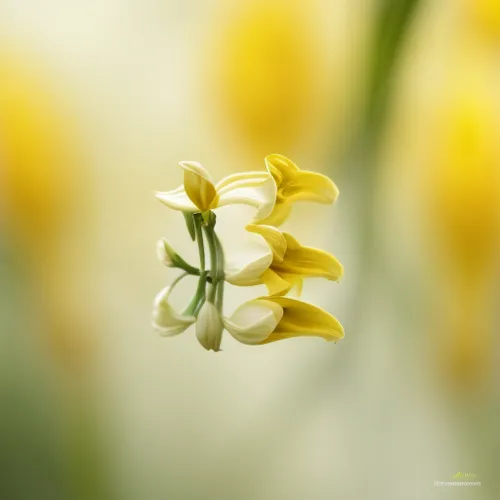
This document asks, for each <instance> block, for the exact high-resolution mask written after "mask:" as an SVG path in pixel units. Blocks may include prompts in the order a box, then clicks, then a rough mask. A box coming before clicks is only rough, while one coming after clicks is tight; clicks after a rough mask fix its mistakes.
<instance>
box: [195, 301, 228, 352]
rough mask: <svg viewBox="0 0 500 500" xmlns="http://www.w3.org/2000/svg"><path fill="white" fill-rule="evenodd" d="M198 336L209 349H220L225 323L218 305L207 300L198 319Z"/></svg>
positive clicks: (199, 340) (201, 342)
mask: <svg viewBox="0 0 500 500" xmlns="http://www.w3.org/2000/svg"><path fill="white" fill-rule="evenodd" d="M195 329H196V338H197V339H198V342H199V343H200V344H201V345H202V346H203V347H204V348H205V349H206V350H207V351H215V352H218V351H220V343H221V340H222V332H223V331H224V325H223V323H222V319H221V315H220V313H219V311H218V310H217V307H216V306H215V305H214V304H212V303H211V302H208V301H207V302H205V303H204V304H203V306H202V307H201V309H200V312H199V314H198V319H197V320H196V327H195Z"/></svg>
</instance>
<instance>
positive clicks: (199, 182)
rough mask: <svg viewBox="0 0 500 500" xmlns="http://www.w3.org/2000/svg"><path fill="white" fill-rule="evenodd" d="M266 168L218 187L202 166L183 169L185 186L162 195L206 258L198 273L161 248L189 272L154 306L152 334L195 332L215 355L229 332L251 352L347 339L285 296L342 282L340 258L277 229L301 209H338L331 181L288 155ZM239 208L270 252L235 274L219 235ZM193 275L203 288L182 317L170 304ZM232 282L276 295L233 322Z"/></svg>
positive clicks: (327, 318)
mask: <svg viewBox="0 0 500 500" xmlns="http://www.w3.org/2000/svg"><path fill="white" fill-rule="evenodd" d="M265 163H266V167H267V171H261V172H245V173H240V174H233V175H230V176H228V177H226V178H224V179H222V180H221V181H220V182H219V183H217V184H214V182H213V181H212V178H211V177H210V175H209V173H208V172H207V171H206V170H205V169H204V168H203V167H202V166H201V165H200V164H199V163H197V162H188V161H185V162H181V163H180V166H181V167H182V169H183V170H184V183H183V185H182V186H180V187H178V188H177V189H174V190H173V191H168V192H159V193H157V194H156V197H157V198H158V200H160V201H161V202H162V203H163V204H164V205H166V206H167V207H169V208H171V209H173V210H178V211H180V212H182V213H183V215H184V218H185V220H186V226H187V228H188V231H189V234H190V235H191V238H192V240H193V241H195V242H196V243H197V245H198V251H199V256H200V264H199V267H194V266H192V265H190V264H188V263H187V262H186V261H185V260H184V259H183V258H182V257H181V256H180V255H179V254H178V253H177V252H175V250H174V249H173V248H172V246H171V245H170V244H169V242H168V241H167V240H166V239H161V240H160V241H159V242H158V247H157V251H158V257H159V259H160V260H161V261H162V262H163V263H164V264H165V265H166V266H168V267H173V268H178V269H180V270H181V271H182V274H180V275H179V276H178V277H177V278H176V279H175V280H174V281H173V283H172V284H171V285H169V286H168V287H166V288H165V289H163V290H162V291H161V292H160V293H159V294H158V295H157V296H156V298H155V301H154V309H153V326H154V328H155V329H156V330H158V331H159V332H160V333H161V334H162V335H164V336H167V337H170V336H174V335H178V334H180V333H182V332H184V331H185V330H186V329H187V328H189V326H190V325H192V324H194V325H195V330H196V336H197V338H198V341H199V342H200V344H201V345H202V346H203V347H204V348H205V349H207V350H213V351H219V350H220V345H221V340H222V333H223V331H224V330H227V331H228V332H229V333H230V334H231V335H232V336H233V337H234V338H235V339H236V340H238V341H240V342H242V343H244V344H248V345H259V344H266V343H268V342H274V341H276V340H282V339H287V338H290V337H298V336H316V337H322V338H324V339H325V340H330V341H337V340H339V339H341V338H343V336H344V331H343V329H342V326H341V325H340V323H339V322H338V321H337V320H336V319H335V318H334V317H333V316H332V315H330V314H329V313H328V312H326V311H324V310H323V309H321V308H319V307H317V306H314V305H312V304H309V303H307V302H303V301H301V300H298V299H294V298H290V297H287V296H286V295H287V294H288V292H290V290H292V288H295V289H297V291H298V294H299V295H300V291H301V289H302V282H303V280H304V278H308V277H323V278H326V279H328V280H332V281H338V280H339V279H340V278H341V276H342V273H343V268H342V265H341V264H340V262H339V261H338V260H337V259H336V258H335V257H333V255H330V254H329V253H327V252H324V251H322V250H318V249H315V248H311V247H307V246H303V245H301V244H300V243H299V242H298V241H297V240H296V239H295V238H294V237H293V236H292V235H290V234H288V233H285V232H281V231H280V230H279V229H278V228H277V226H280V225H281V224H282V223H283V222H284V221H285V220H286V218H287V217H288V215H289V214H290V211H291V209H292V205H293V204H294V203H295V202H296V201H314V202H317V203H323V204H331V203H333V202H334V201H335V199H336V198H337V196H338V190H337V188H336V186H335V184H334V183H333V182H332V181H331V180H330V179H329V178H328V177H326V176H324V175H322V174H318V173H316V172H310V171H305V170H300V169H299V168H298V167H297V166H296V165H295V164H294V163H293V162H292V161H290V160H289V159H288V158H285V157H284V156H282V155H278V154H273V155H269V156H267V157H266V159H265ZM238 203H243V204H247V205H251V206H252V207H255V209H256V214H255V219H254V221H253V223H252V224H249V225H248V226H247V227H246V230H247V231H249V232H252V233H256V234H258V235H260V236H261V237H262V239H263V240H264V241H265V243H266V244H267V246H268V252H267V253H266V254H265V255H263V256H262V257H260V258H258V259H256V260H254V261H253V262H249V263H247V264H246V265H244V266H243V267H240V268H234V267H233V268H232V267H231V266H230V265H229V264H228V263H227V262H226V260H225V255H224V249H223V247H222V244H221V242H220V240H219V238H218V236H217V233H216V231H215V226H216V215H215V213H214V210H216V209H217V208H219V207H222V206H225V205H230V204H238ZM207 247H208V250H209V253H210V267H209V268H208V266H207V262H206V261H207V259H206V248H207ZM188 275H194V276H197V277H198V285H197V288H196V291H195V293H194V295H193V298H192V299H191V301H190V303H189V304H188V305H187V307H186V308H185V310H184V311H183V312H178V311H176V310H175V309H174V308H173V307H172V305H171V304H170V303H169V297H170V294H171V293H172V291H173V289H174V287H175V286H176V285H177V283H178V282H179V281H180V280H182V279H183V278H184V277H186V276H188ZM226 282H227V283H230V284H232V285H236V286H253V285H259V284H264V285H265V286H266V287H267V289H268V292H269V295H268V296H266V297H260V298H257V299H254V300H251V301H249V302H246V303H244V304H243V305H241V306H240V307H238V308H237V309H236V311H235V312H234V313H233V314H232V315H231V316H230V317H225V316H224V314H223V303H224V286H225V283H226Z"/></svg>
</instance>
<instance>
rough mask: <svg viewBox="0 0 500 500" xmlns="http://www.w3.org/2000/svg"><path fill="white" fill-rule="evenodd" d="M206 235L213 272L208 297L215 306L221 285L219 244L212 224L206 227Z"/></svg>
mask: <svg viewBox="0 0 500 500" xmlns="http://www.w3.org/2000/svg"><path fill="white" fill-rule="evenodd" d="M204 229H205V234H206V236H207V242H208V248H209V249H210V267H211V271H212V286H211V287H210V292H209V295H208V301H209V302H211V303H212V304H215V298H216V295H217V287H218V284H219V280H220V276H219V258H218V256H217V253H218V252H217V242H216V240H215V238H216V236H215V231H214V226H213V225H212V224H210V225H208V226H204Z"/></svg>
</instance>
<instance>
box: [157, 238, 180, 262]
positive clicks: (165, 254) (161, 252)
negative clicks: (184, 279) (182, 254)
mask: <svg viewBox="0 0 500 500" xmlns="http://www.w3.org/2000/svg"><path fill="white" fill-rule="evenodd" d="M156 255H157V256H158V259H160V261H161V262H163V264H164V265H165V266H167V267H175V262H176V260H177V253H176V252H175V250H174V249H173V248H172V247H171V246H170V243H169V242H168V241H167V240H166V239H165V238H162V239H161V240H159V241H158V243H157V244H156Z"/></svg>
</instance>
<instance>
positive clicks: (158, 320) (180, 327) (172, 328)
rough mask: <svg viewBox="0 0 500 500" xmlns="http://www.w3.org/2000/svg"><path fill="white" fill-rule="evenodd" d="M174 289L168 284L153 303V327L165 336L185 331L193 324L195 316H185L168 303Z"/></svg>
mask: <svg viewBox="0 0 500 500" xmlns="http://www.w3.org/2000/svg"><path fill="white" fill-rule="evenodd" d="M171 291H172V289H171V287H169V286H167V287H166V288H164V289H163V290H162V291H161V292H160V293H158V295H157V296H156V297H155V300H154V304H153V321H152V324H153V328H154V329H155V330H157V331H158V332H160V334H161V335H162V336H164V337H172V336H174V335H179V334H180V333H182V332H184V331H185V330H186V329H187V328H189V326H190V325H192V324H193V323H194V322H195V321H196V318H195V317H194V316H183V315H182V314H179V313H178V312H177V311H175V310H174V309H173V307H172V306H171V305H170V304H169V303H168V298H169V296H170V293H171Z"/></svg>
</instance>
